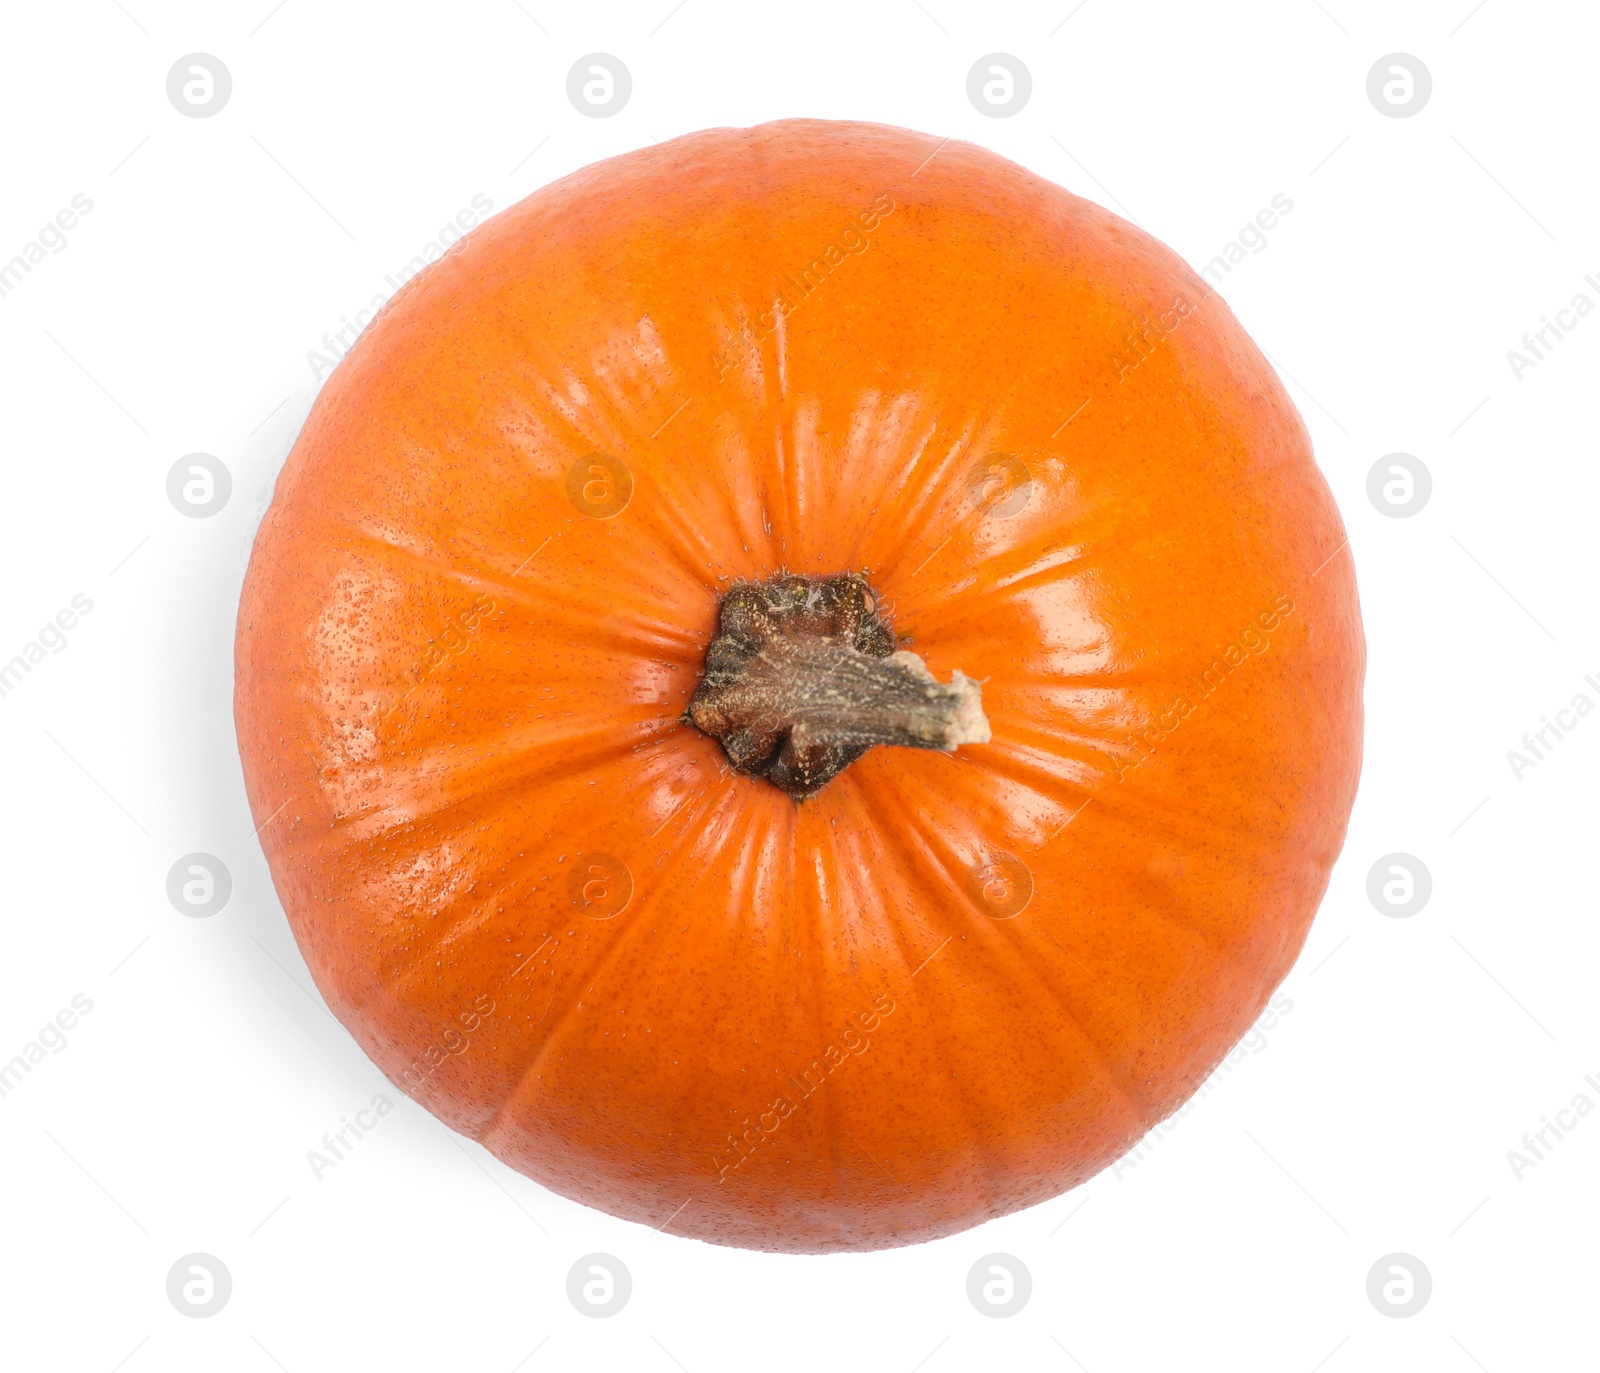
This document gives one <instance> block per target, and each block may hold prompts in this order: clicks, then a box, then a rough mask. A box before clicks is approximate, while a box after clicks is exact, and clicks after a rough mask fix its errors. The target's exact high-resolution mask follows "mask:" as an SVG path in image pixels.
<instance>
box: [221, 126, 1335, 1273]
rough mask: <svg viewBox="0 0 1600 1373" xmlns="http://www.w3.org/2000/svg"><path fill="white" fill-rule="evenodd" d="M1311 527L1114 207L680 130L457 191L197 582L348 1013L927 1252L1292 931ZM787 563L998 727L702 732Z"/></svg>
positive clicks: (1183, 1072)
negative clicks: (754, 610) (730, 652)
mask: <svg viewBox="0 0 1600 1373" xmlns="http://www.w3.org/2000/svg"><path fill="white" fill-rule="evenodd" d="M594 454H603V455H608V456H607V457H606V458H605V459H599V458H593V457H592V456H591V455H594ZM569 478H570V480H569ZM630 483H631V493H630V492H628V491H627V488H628V487H629V485H630ZM624 494H627V495H628V499H627V503H626V506H625V508H622V509H621V510H620V511H616V512H615V513H612V507H615V506H616V505H617V504H618V502H619V501H620V500H621V498H622V496H623V495H624ZM586 511H587V512H588V513H585V512H586ZM1344 543H1345V535H1344V531H1343V528H1342V525H1341V523H1340V520H1339V516H1338V513H1337V511H1336V509H1335V506H1334V504H1333V501H1332V498H1331V496H1330V494H1329V492H1328V489H1327V487H1326V485H1325V483H1324V482H1323V480H1322V477H1321V475H1320V474H1319V472H1318V470H1317V468H1316V466H1315V464H1314V462H1313V459H1312V454H1311V447H1310V441H1309V438H1308V436H1307V433H1306V431H1305V428H1304V426H1303V424H1302V422H1301V420H1300V417H1299V415H1298V414H1297V413H1296V411H1295V409H1294V407H1293V405H1292V404H1291V402H1290V401H1289V399H1288V397H1287V396H1286V394H1285V393H1284V391H1283V388H1282V387H1281V385H1280V384H1279V382H1278V380H1277V378H1276V376H1275V375H1274V373H1273V372H1272V370H1271V368H1270V367H1269V366H1268V364H1267V362H1266V361H1265V360H1264V358H1263V357H1262V355H1261V353H1260V352H1259V351H1258V350H1257V349H1256V348H1255V347H1254V345H1253V344H1252V343H1251V342H1250V340H1249V338H1248V337H1247V336H1246V335H1245V333H1244V331H1243V329H1242V328H1241V327H1240V325H1239V324H1238V322H1237V321H1236V320H1235V319H1234V317H1233V315H1232V313H1231V312H1230V311H1229V310H1228V308H1227V306H1226V305H1225V304H1224V303H1223V301H1222V300H1221V299H1220V298H1218V297H1217V296H1215V295H1213V294H1211V292H1210V291H1209V288H1208V287H1207V286H1206V284H1205V283H1204V282H1203V281H1202V280H1200V279H1199V278H1198V277H1196V276H1195V275H1194V273H1193V272H1192V271H1191V270H1190V269H1189V268H1188V267H1187V266H1186V265H1185V264H1184V263H1183V262H1182V261H1180V260H1179V259H1178V257H1177V256H1176V255H1174V254H1173V253H1172V252H1170V251H1169V250H1168V249H1166V248H1164V247H1163V246H1162V245H1160V244H1159V243H1157V242H1156V241H1154V240H1153V239H1151V238H1150V237H1148V236H1147V235H1145V234H1143V233H1141V232H1140V231H1138V230H1137V229H1135V228H1133V227H1131V226H1130V225H1128V224H1126V223H1125V222H1123V221H1121V220H1119V219H1118V218H1116V217H1115V216H1113V215H1111V214H1109V213H1108V212H1106V211H1105V210H1102V209H1100V208H1099V207H1098V206H1095V205H1093V204H1091V203H1089V202H1086V201H1084V200H1080V199H1078V198H1076V197H1074V196H1072V195H1070V194H1069V193H1067V192H1066V191H1064V190H1062V189H1061V188H1060V187H1057V186H1055V185H1052V184H1050V183H1048V182H1046V181H1043V180H1041V179H1040V178H1038V177H1036V176H1034V175H1032V174H1031V173H1029V172H1027V171H1026V170H1024V169H1023V168H1021V167H1018V166H1016V165H1014V164H1012V163H1010V162H1007V161H1005V160H1004V159H1002V158H1000V157H998V156H996V155H994V154H992V153H989V152H986V151H984V150H981V149H979V148H976V147H973V146H969V145H966V144H962V143H959V142H949V141H941V140H939V139H938V138H935V137H932V136H928V135H923V134H918V133H913V132H910V131H906V130H902V129H896V128H889V127H884V126H877V125H867V124H853V123H834V122H825V121H814V120H789V121H783V122H779V123H774V124H767V125H763V126H760V127H757V128H752V129H716V130H710V131H707V132H703V133H699V134H694V135H691V136H688V137H684V138H679V139H676V140H674V141H672V142H669V143H666V144H662V145H659V146H656V147H653V148H651V149H648V150H645V151H641V152H637V153H632V154H629V155H626V156H623V157H619V158H615V159H612V160H610V161H606V162H602V163H599V164H597V165H594V166H591V167H588V168H586V169H584V170H582V171H580V172H578V173H576V174H574V175H572V176H569V177H567V178H566V179H564V180H562V181H560V182H557V183H556V184H554V185H551V186H549V187H547V188H545V189H543V190H541V191H539V192H537V193H536V194H534V195H532V196H530V197H529V198H528V199H526V200H524V201H522V202H521V203H520V204H518V205H516V206H514V207H512V208H511V209H509V210H507V211H505V212H504V213H501V214H499V215H497V216H496V217H495V218H493V219H492V220H490V221H488V222H487V223H485V224H484V225H483V226H482V227H480V228H478V229H477V230H475V231H474V232H473V233H472V234H470V235H469V236H468V237H467V238H466V239H465V240H464V241H463V242H462V243H461V244H459V245H457V247H456V248H455V249H454V250H453V251H451V252H450V253H449V254H448V255H447V256H446V257H445V258H444V259H443V260H442V261H440V262H439V263H437V264H436V265H434V266H433V267H431V268H430V269H429V270H427V271H425V272H423V273H422V274H420V275H419V276H417V277H416V278H414V279H413V280H412V281H410V282H409V283H407V285H406V287H405V288H404V289H403V290H402V291H401V292H400V294H399V295H398V296H397V297H396V299H395V300H394V301H393V302H392V303H391V305H390V306H389V307H387V308H386V310H385V311H384V313H383V314H382V315H381V316H380V317H379V318H378V319H377V320H376V321H375V322H374V323H373V324H372V325H371V326H370V327H369V328H368V329H367V331H366V332H365V333H364V334H363V335H362V337H361V338H360V340H359V341H358V342H357V344H356V345H355V347H354V348H353V349H352V350H351V352H350V354H349V356H348V357H347V358H346V359H345V360H344V361H343V362H342V363H341V364H340V366H339V367H338V368H337V370H336V371H335V372H334V374H333V375H332V376H331V377H330V378H329V380H328V382H327V384H326V386H325V387H324V389H323V391H322V394H321V396H320V397H319V399H318V400H317V402H316V405H315V407H314V408H313V410H312V412H311V415H310V417H309V419H308V420H307V422H306V425H305V427H304V430H303V432H302V434H301V435H300V438H299V440H298V442H297V444H296V445H295V448H294V450H293V452H292V454H291V455H290V458H289V460H288V463H287V465H286V467H285V469H284V471H283V473H282V474H281V476H280V478H279V480H278V484H277V488H276V492H275V496H274V499H273V502H272V505H271V507H270V509H269V511H268V512H267V515H266V517H265V519H264V521H263V523H262V525H261V528H260V531H259V534H258V536H257V539H256V544H255V548H254V552H253V555H252V558H251V562H250V567H249V571H248V574H247V577H246V580H245V587H244V592H243V599H242V603H241V606H240V613H239V623H238V637H237V644H236V682H237V685H236V701H235V711H236V722H237V728H238V735H239V741H240V748H241V754H242V758H243V764H244V772H245V779H246V784H247V788H248V793H249V799H250V804H251V807H252V811H253V814H254V818H255V820H256V822H257V823H258V824H260V826H261V829H260V839H261V843H262V845H263V848H264V850H265V853H266V856H267V858H268V861H269V863H270V866H271V870H272V875H273V880H274V882H275V884H276V887H277V891H278V893H279V896H280V897H281V899H282V902H283V906H284V909H285V911H286V912H287V914H288V917H289V921H290V924H291V926H292V928H293V931H294V935H295V938H296V940H297V941H298V942H299V945H300V948H301V950H302V952H303V953H304V955H305V958H306V961H307V963H308V965H309V967H310V970H311V973H312V975H313V976H314V978H315V979H316V982H317V986H318V987H319V988H320V990H321V992H322V994H323V996H324V997H325V998H326V1000H327V1002H328V1005H329V1006H330V1007H331V1009H332V1010H333V1012H334V1014H335V1015H336V1016H337V1017H338V1018H339V1020H340V1021H341V1022H342V1023H343V1024H344V1025H345V1026H346V1027H347V1028H348V1029H349V1030H350V1032H351V1033H352V1034H353V1035H354V1036H355V1038H356V1039H357V1041H358V1042H359V1043H360V1045H361V1047H362V1048H363V1049H364V1050H365V1052H366V1053H367V1054H368V1055H369V1056H370V1057H371V1058H372V1060H373V1062H374V1063H375V1064H376V1065H377V1066H378V1067H379V1068H380V1069H381V1070H382V1071H383V1072H384V1073H385V1075H386V1076H387V1077H388V1078H389V1079H390V1080H391V1081H393V1082H394V1083H396V1084H397V1085H398V1086H400V1087H401V1088H402V1090H405V1091H407V1092H409V1094H410V1095H411V1096H413V1097H414V1098H415V1099H416V1100H417V1101H419V1102H420V1103H422V1104H423V1105H424V1106H425V1107H426V1108H427V1109H428V1110H429V1111H431V1112H433V1113H434V1114H435V1115H436V1116H437V1117H438V1118H439V1119H441V1120H442V1121H444V1122H445V1123H446V1124H448V1125H449V1126H451V1127H452V1128H454V1129H456V1130H458V1131H460V1132H462V1133H463V1134H466V1135H469V1136H471V1137H472V1138H474V1139H477V1140H478V1141H480V1142H481V1143H482V1144H483V1145H484V1146H485V1147H486V1148H488V1149H489V1150H491V1151H492V1152H493V1153H495V1154H496V1155H497V1156H498V1157H499V1158H501V1159H502V1160H504V1161H505V1162H506V1163H507V1164H509V1165H511V1166H512V1167H514V1168H516V1169H518V1170H520V1171H522V1172H523V1173H525V1174H527V1175H528V1176H530V1177H532V1178H535V1179H537V1180H538V1181H539V1182H540V1183H542V1184H543V1185H544V1186H546V1187H549V1188H551V1189H553V1190H554V1191H556V1192H558V1193H561V1194H563V1195H565V1196H568V1197H571V1198H574V1199H577V1200H579V1201H581V1202H584V1203H586V1204H588V1205H591V1206H595V1207H599V1208H601V1209H603V1210H605V1211H608V1212H610V1213H612V1214H614V1215H617V1216H621V1217H625V1218H627V1219H630V1220H634V1221H638V1222H640V1223H642V1224H646V1225H649V1226H652V1227H656V1226H662V1225H667V1226H668V1228H669V1229H670V1230H671V1231H672V1232H674V1233H676V1234H680V1235H689V1236H694V1237H697V1238H700V1239H703V1240H708V1241H712V1242H715V1243H719V1244H730V1245H739V1246H744V1247H748V1248H754V1249H767V1250H786V1251H794V1252H821V1251H829V1250H860V1249H874V1248H882V1247H887V1246H892V1245H900V1244H908V1243H913V1242H918V1241H923V1240H928V1239H931V1238H935V1237H937V1236H942V1235H948V1234H951V1233H954V1232H957V1231H960V1230H962V1229H965V1228H966V1227H969V1226H972V1225H974V1224H977V1223H979V1222H981V1221H983V1220H986V1219H988V1218H991V1217H994V1216H999V1215H1003V1214H1006V1213H1008V1212H1011V1211H1014V1210H1017V1209H1018V1208H1021V1207H1025V1206H1028V1205H1031V1204H1034V1203H1037V1202H1040V1201H1043V1200H1045V1199H1047V1198H1050V1197H1052V1196H1055V1195H1057V1194H1058V1193H1060V1192H1062V1191H1064V1190H1066V1189H1068V1188H1070V1187H1073V1186H1075V1185H1076V1184H1078V1183H1080V1182H1082V1181H1084V1180H1085V1179H1087V1178H1089V1177H1091V1176H1092V1175H1093V1174H1095V1173H1096V1172H1097V1171H1099V1170H1100V1169H1102V1168H1104V1167H1105V1166H1106V1165H1107V1164H1109V1163H1110V1162H1111V1161H1113V1160H1114V1159H1116V1158H1117V1157H1118V1156H1119V1155H1121V1154H1122V1153H1123V1152H1125V1151H1126V1150H1127V1149H1128V1148H1129V1147H1130V1146H1131V1145H1132V1144H1133V1143H1135V1142H1136V1141H1137V1140H1138V1139H1139V1138H1140V1137H1141V1136H1142V1135H1143V1134H1144V1133H1145V1132H1146V1131H1148V1130H1149V1129H1150V1128H1151V1127H1152V1126H1153V1125H1154V1124H1156V1123H1157V1122H1158V1121H1160V1120H1161V1119H1162V1118H1164V1117H1165V1116H1167V1115H1169V1114H1170V1113H1171V1112H1173V1111H1174V1110H1176V1109H1177V1108H1178V1107H1179V1106H1180V1105H1181V1104H1182V1103H1183V1102H1184V1101H1185V1100H1186V1099H1187V1098H1188V1097H1190V1096H1191V1095H1192V1094H1193V1093H1194V1091H1195V1090H1196V1089H1197V1087H1198V1085H1199V1084H1200V1083H1201V1082H1202V1081H1203V1079H1204V1078H1205V1076H1206V1075H1207V1074H1208V1073H1209V1072H1210V1071H1211V1070H1212V1069H1213V1068H1214V1067H1215V1066H1216V1065H1217V1064H1218V1063H1219V1061H1220V1060H1221V1059H1222V1058H1223V1057H1224V1056H1225V1055H1226V1053H1227V1052H1228V1050H1229V1049H1230V1048H1231V1047H1232V1046H1233V1045H1234V1044H1235V1043H1236V1042H1237V1041H1238V1039H1239V1038H1240V1037H1241V1036H1242V1035H1243V1034H1244V1032H1245V1031H1246V1030H1247V1029H1248V1027H1249V1026H1250V1024H1251V1023H1252V1022H1253V1020H1254V1019H1255V1018H1256V1017H1257V1015H1258V1014H1259V1013H1260V1012H1261V1010H1262V1008H1263V1006H1264V1004H1265V1002H1266V1000H1267V998H1268V997H1269V996H1270V994H1271V992H1272V990H1273V989H1274V988H1275V987H1276V985H1277V984H1278V983H1279V981H1280V980H1281V979H1282V978H1283V977H1284V975H1285V973H1286V972H1287V970H1288V969H1289V967H1290V965H1291V964H1292V963H1293V961H1294V959H1295V957H1296V956H1297V954H1298V953H1299V951H1300V949H1301V946H1302V944H1303V942H1304V940H1305V937H1306V933H1307V929H1308V927H1309V924H1310V922H1311V919H1312V916H1313V914H1314V912H1315V910H1316V907H1317V904H1318V902H1319V900H1320V899H1321V896H1322V893H1323V891H1324V889H1325V886H1326V883H1327V880H1328V874H1329V869H1330V867H1331V865H1332V864H1333V862H1334V859H1335V858H1336V857H1337V855H1338V852H1339V849H1340V846H1341V844H1342V842H1343V838H1344V832H1345V824H1346V820H1347V818H1348V815H1349V810H1350V806H1351V803H1352V800H1353V796H1354V792H1355V788H1356V782H1357V776H1358V773H1359V767H1360V738H1361V683H1362V674H1363V670H1364V657H1365V650H1364V643H1363V638H1362V632H1361V626H1360V617H1359V611H1358V606H1357V599H1356V589H1355V580H1354V573H1353V570H1352V566H1351V561H1350V556H1349V552H1348V550H1347V549H1345V548H1344ZM783 571H788V572H795V573H800V574H804V575H806V576H812V577H825V576H833V575H836V574H840V573H844V572H855V573H859V574H860V575H861V576H862V577H864V578H865V579H866V581H867V582H868V583H869V584H870V586H871V588H872V590H873V591H874V592H875V593H876V595H877V597H878V599H879V602H880V604H881V605H882V607H883V610H884V613H885V615H886V617H887V619H888V620H889V621H890V622H891V623H892V626H893V630H894V632H895V634H896V635H898V636H899V637H900V640H901V641H902V643H904V642H905V641H907V640H909V645H908V646H909V647H910V648H912V649H913V650H914V651H915V652H917V653H919V654H921V655H922V656H923V657H924V658H925V660H926V662H927V665H928V667H929V668H931V669H932V671H933V672H934V674H935V675H936V676H937V677H938V679H939V680H940V681H947V680H949V679H950V677H951V674H952V672H953V671H954V670H956V669H961V670H963V671H964V672H965V673H967V674H968V675H969V676H971V677H973V678H976V679H978V680H979V681H981V682H982V684H983V685H982V693H983V706H984V710H985V711H986V713H987V716H988V720H989V723H990V725H991V727H992V731H993V737H992V739H991V741H990V742H988V743H985V744H973V745H967V746H963V747H961V748H960V749H958V750H957V751H955V752H953V753H944V752H932V751H924V750H921V749H911V748H881V747H880V748H874V749H872V750H870V751H869V752H867V753H866V754H865V755H864V756H862V757H861V758H860V759H859V760H858V761H856V762H854V763H853V764H852V765H851V766H850V767H848V768H847V769H846V770H845V771H844V772H842V773H841V774H840V775H838V776H837V777H836V778H834V779H833V780H832V781H831V782H829V783H828V784H827V785H826V786H825V787H824V788H823V789H822V790H821V791H820V792H818V793H817V794H816V795H815V796H813V797H810V798H809V799H807V800H805V801H803V802H800V803H797V802H796V801H795V800H793V799H791V797H789V796H786V795H784V794H782V793H781V792H779V791H778V790H776V789H775V788H774V787H773V786H771V785H769V784H768V783H767V782H766V781H764V780H763V779H761V778H758V777H750V776H743V775H739V774H737V773H734V772H733V771H732V770H731V769H730V768H729V766H728V763H727V759H726V757H725V755H724V754H723V751H722V749H721V747H720V746H719V745H718V744H717V743H716V742H715V741H714V740H713V739H711V738H710V737H708V736H707V735H704V734H702V733H700V732H699V731H698V730H697V729H696V728H695V727H694V726H693V725H692V724H690V723H688V722H687V721H686V720H685V718H684V716H685V710H686V707H687V705H688V702H689V700H690V697H691V696H692V695H693V693H694V692H695V689H696V685H697V683H698V681H699V679H700V675H701V671H702V665H703V661H704V657H705V653H706V647H707V644H708V643H709V642H710V640H711V637H712V635H713V634H714V632H715V630H716V626H717V617H718V605H719V598H720V597H721V596H722V595H723V594H724V593H725V592H726V591H727V590H728V589H729V588H730V587H732V586H734V585H736V584H741V583H748V582H755V581H763V580H765V579H768V578H771V577H773V576H775V575H777V574H779V573H780V572H783ZM624 903H625V904H624ZM1024 903H1025V904H1024ZM1019 905H1020V909H1017V907H1019ZM669 1222H670V1223H669Z"/></svg>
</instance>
